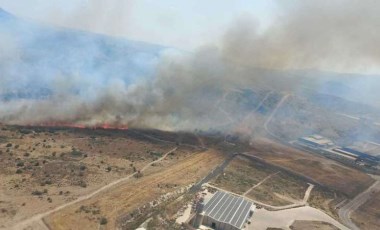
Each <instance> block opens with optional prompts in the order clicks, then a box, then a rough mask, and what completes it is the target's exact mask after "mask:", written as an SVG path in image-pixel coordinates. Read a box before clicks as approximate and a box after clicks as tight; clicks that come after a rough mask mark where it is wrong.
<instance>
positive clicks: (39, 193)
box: [32, 190, 43, 196]
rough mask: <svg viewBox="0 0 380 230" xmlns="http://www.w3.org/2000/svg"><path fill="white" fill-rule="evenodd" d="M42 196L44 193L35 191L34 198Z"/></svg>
mask: <svg viewBox="0 0 380 230" xmlns="http://www.w3.org/2000/svg"><path fill="white" fill-rule="evenodd" d="M42 194H43V192H41V191H38V190H35V191H33V192H32V195H33V196H41V195H42Z"/></svg>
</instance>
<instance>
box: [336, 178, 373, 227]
mask: <svg viewBox="0 0 380 230" xmlns="http://www.w3.org/2000/svg"><path fill="white" fill-rule="evenodd" d="M374 191H380V181H376V182H375V183H374V184H372V186H371V187H369V188H368V189H367V190H365V191H364V192H362V193H360V194H359V195H357V196H356V197H355V198H354V199H353V200H351V201H350V202H348V203H347V204H345V205H344V206H343V207H341V208H340V209H339V211H338V214H339V218H340V219H341V220H342V222H343V223H344V224H345V225H346V226H347V227H349V228H350V229H352V230H359V228H358V227H357V226H356V225H355V224H354V223H353V222H352V221H351V218H350V217H351V213H352V212H354V211H355V210H356V209H358V208H359V207H360V206H361V205H363V204H364V203H365V202H366V201H367V200H368V199H369V198H370V197H371V194H372V193H373V192H374Z"/></svg>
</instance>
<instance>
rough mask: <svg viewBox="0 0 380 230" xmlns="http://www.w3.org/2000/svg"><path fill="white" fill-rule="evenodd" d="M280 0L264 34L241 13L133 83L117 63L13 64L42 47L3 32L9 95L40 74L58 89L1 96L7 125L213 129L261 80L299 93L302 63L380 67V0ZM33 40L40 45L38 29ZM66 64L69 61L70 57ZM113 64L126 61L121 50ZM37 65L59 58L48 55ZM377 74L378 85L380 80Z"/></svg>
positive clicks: (347, 68)
mask: <svg viewBox="0 0 380 230" xmlns="http://www.w3.org/2000/svg"><path fill="white" fill-rule="evenodd" d="M279 4H280V7H281V9H282V10H281V11H280V12H279V15H278V17H277V18H276V19H275V20H274V21H273V24H272V26H271V27H269V28H267V29H265V30H264V31H262V30H259V29H258V26H257V22H256V21H255V20H253V19H251V18H247V17H242V18H239V19H237V21H236V22H235V23H233V24H232V25H231V27H230V29H229V30H227V31H226V33H225V36H224V37H223V38H221V40H220V41H219V42H218V41H217V42H216V43H215V45H214V46H211V45H208V46H204V47H200V48H199V49H198V50H197V51H195V52H194V53H191V54H189V53H181V52H174V54H173V52H169V53H170V54H162V53H166V52H161V53H160V60H159V61H158V62H156V61H153V63H154V64H152V65H149V66H154V71H153V72H151V73H139V75H138V76H135V78H134V81H126V80H125V77H124V76H123V75H122V74H121V75H117V76H116V77H113V75H111V76H109V75H108V74H107V71H111V70H112V68H113V66H107V65H106V66H105V68H103V69H102V70H101V72H100V73H99V72H98V73H92V72H91V71H89V72H88V74H87V75H86V76H83V75H80V74H79V75H78V74H77V73H76V72H75V71H71V72H65V71H61V72H59V73H60V74H57V73H54V74H52V75H51V76H43V77H42V76H38V75H37V76H36V75H35V74H33V73H30V72H28V68H19V67H14V66H12V65H14V63H17V65H22V63H23V62H24V61H25V60H27V59H28V58H31V59H38V58H39V56H35V57H25V56H23V49H30V48H33V47H28V44H29V43H31V42H30V41H27V42H24V43H23V44H24V45H22V46H20V45H19V44H18V42H17V39H15V38H12V33H8V34H10V35H9V36H8V37H7V36H1V38H0V51H1V52H0V68H1V69H2V73H1V76H0V83H1V86H0V94H1V92H3V93H4V92H7V90H9V89H10V88H12V89H18V90H19V89H21V90H22V89H23V86H24V85H25V84H26V82H28V84H29V83H30V82H31V81H32V82H34V83H35V84H37V83H40V84H41V85H44V86H46V87H47V88H48V89H49V92H50V93H48V94H47V95H46V97H42V98H41V97H38V98H33V97H23V98H16V99H14V98H12V99H9V100H3V101H1V104H0V122H4V123H10V124H43V123H53V122H67V123H74V124H83V125H89V126H96V125H99V124H113V125H128V126H133V127H154V128H162V129H195V128H200V129H208V128H210V127H215V126H218V125H221V124H225V123H226V122H228V120H229V119H231V117H232V119H234V118H235V117H240V114H241V113H242V112H245V111H242V108H240V107H239V106H238V105H236V106H235V105H229V106H228V108H223V109H221V108H220V107H221V104H220V102H221V100H223V96H224V95H225V92H226V91H228V90H233V89H242V88H249V87H251V86H255V87H266V88H272V89H275V90H296V88H297V87H298V86H299V81H298V80H295V79H294V78H291V77H289V76H288V75H289V71H290V70H294V69H316V70H330V71H337V72H364V73H368V72H373V71H377V70H378V68H379V63H380V52H379V48H378V42H379V41H380V30H379V28H380V16H379V15H380V14H379V13H378V12H380V4H379V3H378V2H377V1H370V0H367V1H355V0H352V1H339V0H338V1H334V2H333V3H331V2H329V3H327V2H322V1H302V2H297V4H296V5H291V6H285V5H281V3H279ZM24 39H25V38H24ZM28 39H30V40H33V42H34V43H33V44H35V42H36V38H35V37H33V35H31V36H30V38H28ZM38 39H42V38H41V37H37V43H38V42H40V43H41V44H43V42H44V41H43V40H38ZM89 42H91V41H89ZM25 44H26V45H25ZM91 46H93V47H92V49H91V50H92V51H93V52H90V53H87V52H86V53H85V54H84V55H90V56H91V55H93V56H97V55H101V54H100V53H98V52H97V51H98V47H97V46H98V43H93V44H91ZM76 48H78V49H79V47H76ZM73 52H76V51H75V50H73ZM39 55H44V53H41V54H39ZM131 55H133V54H131ZM12 60H13V61H12ZM62 61H63V62H65V61H66V60H65V57H62ZM103 61H104V62H111V63H118V62H122V60H120V59H118V56H116V58H114V59H109V60H108V59H106V60H103ZM36 63H37V64H39V65H42V66H43V65H49V64H51V63H49V62H47V63H40V62H38V60H36ZM69 64H72V65H76V66H78V68H79V67H81V66H82V65H86V68H90V67H91V66H96V65H97V63H90V64H88V63H82V62H81V60H80V59H78V60H75V61H73V62H69ZM11 66H12V67H11ZM41 68H42V69H43V67H41ZM18 69H20V71H18ZM125 71H126V72H128V71H129V69H125ZM290 73H291V72H290ZM29 76H32V77H29ZM31 78H33V79H31ZM372 80H373V81H374V83H375V84H378V81H377V78H375V79H372ZM23 83H25V84H24V85H23ZM15 86H17V87H15ZM369 93H372V92H369ZM226 110H227V111H226ZM226 113H227V114H229V115H226Z"/></svg>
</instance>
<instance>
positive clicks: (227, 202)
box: [195, 191, 256, 230]
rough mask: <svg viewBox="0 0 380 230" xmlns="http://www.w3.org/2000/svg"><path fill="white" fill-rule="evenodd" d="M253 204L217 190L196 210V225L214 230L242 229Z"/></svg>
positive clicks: (250, 213) (253, 206) (252, 208)
mask: <svg viewBox="0 0 380 230" xmlns="http://www.w3.org/2000/svg"><path fill="white" fill-rule="evenodd" d="M255 208H256V207H255V205H254V204H253V203H252V202H250V201H248V200H246V199H244V198H242V197H238V196H235V195H232V194H230V193H226V192H221V191H218V192H216V193H215V195H214V196H213V197H212V198H211V199H210V200H209V201H208V202H207V203H206V204H205V205H204V206H203V205H201V210H197V213H198V214H197V216H196V220H195V223H196V225H198V226H196V227H199V225H205V226H208V227H211V228H213V229H216V230H240V229H243V228H244V226H245V224H246V223H247V221H248V219H249V218H250V217H251V216H252V214H253V211H254V210H255Z"/></svg>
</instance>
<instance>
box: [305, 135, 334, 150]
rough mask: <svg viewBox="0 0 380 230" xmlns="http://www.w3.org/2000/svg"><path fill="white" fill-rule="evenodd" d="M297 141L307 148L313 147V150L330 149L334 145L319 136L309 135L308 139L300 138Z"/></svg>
mask: <svg viewBox="0 0 380 230" xmlns="http://www.w3.org/2000/svg"><path fill="white" fill-rule="evenodd" d="M298 141H299V142H300V143H303V144H307V145H309V146H312V147H315V148H330V147H332V146H334V143H333V142H332V141H331V140H329V139H327V138H325V137H322V136H320V135H311V136H308V137H301V138H298Z"/></svg>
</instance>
